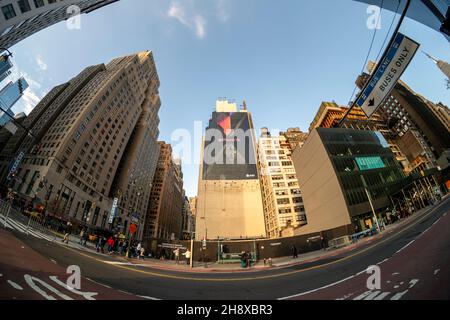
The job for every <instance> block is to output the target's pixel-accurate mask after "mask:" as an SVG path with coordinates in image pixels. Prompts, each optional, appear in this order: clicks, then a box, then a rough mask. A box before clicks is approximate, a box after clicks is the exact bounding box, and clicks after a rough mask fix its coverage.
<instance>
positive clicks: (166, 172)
mask: <svg viewBox="0 0 450 320" xmlns="http://www.w3.org/2000/svg"><path fill="white" fill-rule="evenodd" d="M158 144H159V147H160V154H159V158H158V163H157V167H156V172H155V175H154V178H153V183H152V188H151V193H150V197H149V198H148V199H147V201H148V210H147V213H146V218H145V226H144V236H143V241H144V245H145V246H147V247H150V248H151V249H152V250H156V249H157V247H156V245H157V239H162V240H166V241H169V240H171V239H180V238H181V229H182V220H183V204H184V200H183V175H182V172H181V163H179V162H178V161H177V160H175V159H174V158H173V154H172V146H171V145H170V144H167V143H165V142H163V141H159V142H158Z"/></svg>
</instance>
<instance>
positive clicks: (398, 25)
mask: <svg viewBox="0 0 450 320" xmlns="http://www.w3.org/2000/svg"><path fill="white" fill-rule="evenodd" d="M410 4H411V0H406V5H405V8H404V9H403V12H402V15H401V16H400V19H399V21H398V23H397V27H396V28H395V31H394V33H393V34H392V37H391V40H390V41H389V44H388V45H387V47H386V49H385V50H384V52H383V55H382V56H381V58H380V60H379V61H383V60H384V59H385V58H386V56H387V54H388V52H389V49H390V48H391V46H392V44H393V43H394V41H395V38H396V36H397V33H398V31H399V30H400V26H401V25H402V23H403V20H404V19H405V17H406V13H407V12H408V9H409V5H410ZM375 62H376V63H378V61H375ZM379 66H380V63H378V65H377V67H376V68H375V70H373V72H372V75H375V74H376V72H377V70H378V67H379ZM371 79H372V77H371V78H369V80H368V81H367V83H366V85H368V84H369V83H370V80H371ZM364 89H365V87H364V88H363V89H362V90H361V92H360V93H359V94H358V96H357V97H356V99H355V102H354V103H352V105H351V106H350V107H349V109H348V110H347V112H346V113H345V114H344V116H343V117H342V119H341V120H339V123H338V125H337V127H338V128H340V127H341V126H342V124H343V123H344V121H345V119H346V118H347V116H348V115H349V114H350V112H351V111H352V109H353V108H354V106H355V103H356V101H358V100H359V98H360V97H361V95H362V94H363V92H364Z"/></svg>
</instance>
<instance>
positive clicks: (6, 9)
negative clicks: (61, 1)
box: [2, 0, 56, 20]
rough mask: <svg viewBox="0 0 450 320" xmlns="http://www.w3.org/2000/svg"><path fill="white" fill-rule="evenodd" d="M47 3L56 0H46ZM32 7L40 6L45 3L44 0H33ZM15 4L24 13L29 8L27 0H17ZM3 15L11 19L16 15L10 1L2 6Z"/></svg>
mask: <svg viewBox="0 0 450 320" xmlns="http://www.w3.org/2000/svg"><path fill="white" fill-rule="evenodd" d="M47 1H48V3H49V4H52V3H56V0H47ZM33 3H34V7H35V8H40V7H43V6H44V5H45V3H44V0H33ZM17 5H18V6H19V9H20V11H21V12H22V13H26V12H28V11H30V10H31V6H30V2H29V1H28V0H18V1H17ZM2 12H3V16H4V17H5V19H6V20H9V19H12V18H14V17H16V16H17V14H16V10H15V9H14V6H13V4H12V3H9V4H7V5H5V6H3V7H2Z"/></svg>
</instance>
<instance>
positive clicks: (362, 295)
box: [353, 291, 372, 300]
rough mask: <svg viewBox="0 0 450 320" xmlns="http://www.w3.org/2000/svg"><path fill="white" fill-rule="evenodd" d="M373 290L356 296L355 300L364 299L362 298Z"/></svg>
mask: <svg viewBox="0 0 450 320" xmlns="http://www.w3.org/2000/svg"><path fill="white" fill-rule="evenodd" d="M371 292H372V291H366V292H364V293H362V294H360V295H359V296H357V297H356V298H354V299H353V300H362V299H364V298H365V297H367V296H368V295H369V294H370V293H371Z"/></svg>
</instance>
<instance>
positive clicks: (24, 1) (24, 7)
mask: <svg viewBox="0 0 450 320" xmlns="http://www.w3.org/2000/svg"><path fill="white" fill-rule="evenodd" d="M17 4H18V5H19V8H20V11H21V12H22V13H25V12H28V11H30V10H31V7H30V3H29V2H28V0H19V1H17Z"/></svg>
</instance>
